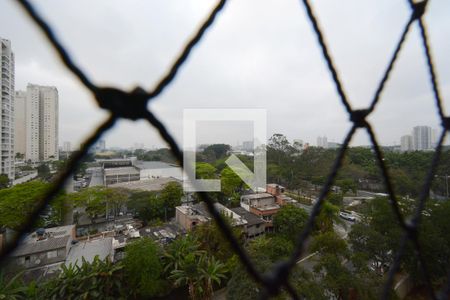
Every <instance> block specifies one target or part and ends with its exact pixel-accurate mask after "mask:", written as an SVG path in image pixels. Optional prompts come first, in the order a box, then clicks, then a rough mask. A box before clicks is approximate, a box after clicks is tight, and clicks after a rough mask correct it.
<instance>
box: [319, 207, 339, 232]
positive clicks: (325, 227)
mask: <svg viewBox="0 0 450 300" xmlns="http://www.w3.org/2000/svg"><path fill="white" fill-rule="evenodd" d="M334 223H342V221H341V219H340V218H339V207H337V206H335V205H333V204H331V203H329V202H327V201H324V202H323V204H322V207H321V209H320V213H319V215H318V216H317V218H316V220H315V227H316V230H317V231H319V232H321V233H324V232H327V231H333V224H334Z"/></svg>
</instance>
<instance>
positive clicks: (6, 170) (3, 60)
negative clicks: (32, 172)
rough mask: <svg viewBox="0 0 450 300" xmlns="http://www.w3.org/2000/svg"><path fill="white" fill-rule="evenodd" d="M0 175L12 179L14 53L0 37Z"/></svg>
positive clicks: (6, 41)
mask: <svg viewBox="0 0 450 300" xmlns="http://www.w3.org/2000/svg"><path fill="white" fill-rule="evenodd" d="M0 44H1V46H0V65H1V68H2V69H1V72H0V85H1V90H2V96H1V99H0V106H1V109H2V112H1V114H0V134H1V139H0V174H6V175H8V177H9V178H10V179H14V53H13V52H12V49H11V42H10V41H9V40H6V39H2V38H1V37H0Z"/></svg>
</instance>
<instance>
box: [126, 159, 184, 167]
mask: <svg viewBox="0 0 450 300" xmlns="http://www.w3.org/2000/svg"><path fill="white" fill-rule="evenodd" d="M134 165H135V166H136V167H138V168H139V169H168V168H180V166H178V165H175V164H169V163H166V162H163V161H144V160H138V161H135V162H134Z"/></svg>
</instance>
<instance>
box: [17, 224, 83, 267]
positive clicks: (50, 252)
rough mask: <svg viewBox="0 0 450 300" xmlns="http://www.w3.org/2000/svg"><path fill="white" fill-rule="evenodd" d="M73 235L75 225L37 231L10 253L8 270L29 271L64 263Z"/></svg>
mask: <svg viewBox="0 0 450 300" xmlns="http://www.w3.org/2000/svg"><path fill="white" fill-rule="evenodd" d="M75 233H76V232H75V225H68V226H59V227H53V228H47V229H43V228H40V229H38V230H37V231H36V232H34V233H32V234H30V235H28V236H27V237H26V238H25V239H24V240H23V241H22V242H21V243H20V244H19V246H17V248H16V249H15V250H14V251H13V252H12V253H11V255H10V263H9V265H8V267H9V269H10V270H31V269H39V268H42V267H45V266H49V265H55V264H58V265H59V264H62V263H64V262H65V260H66V258H67V255H68V253H69V250H70V247H71V245H72V241H73V240H74V239H75Z"/></svg>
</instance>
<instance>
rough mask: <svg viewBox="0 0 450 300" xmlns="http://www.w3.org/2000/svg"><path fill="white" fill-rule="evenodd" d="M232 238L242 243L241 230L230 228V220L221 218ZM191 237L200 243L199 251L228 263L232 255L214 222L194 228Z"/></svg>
mask: <svg viewBox="0 0 450 300" xmlns="http://www.w3.org/2000/svg"><path fill="white" fill-rule="evenodd" d="M222 217H223V219H224V220H225V222H226V223H228V226H229V227H230V228H231V231H232V233H233V235H234V237H235V238H236V239H237V240H238V241H239V243H240V244H243V243H244V233H243V231H242V229H241V228H238V227H232V220H231V218H228V217H226V216H222ZM192 235H193V236H194V237H195V239H196V240H197V241H199V243H200V249H202V250H205V251H206V253H214V256H215V257H217V258H218V259H220V260H221V261H223V262H228V261H229V260H230V259H231V258H232V257H233V255H234V252H233V249H232V248H231V246H230V244H229V242H228V240H227V239H226V238H225V237H224V236H223V234H222V232H221V230H220V228H219V226H218V225H217V223H216V222H209V223H206V224H201V225H198V226H196V227H195V229H194V230H193V231H192Z"/></svg>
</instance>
